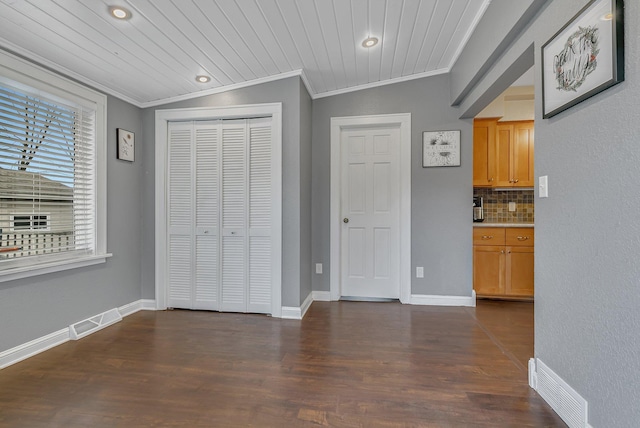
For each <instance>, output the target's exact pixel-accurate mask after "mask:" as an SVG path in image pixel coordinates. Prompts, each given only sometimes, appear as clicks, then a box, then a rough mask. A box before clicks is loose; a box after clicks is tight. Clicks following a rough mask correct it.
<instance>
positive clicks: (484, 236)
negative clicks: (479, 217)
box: [482, 235, 493, 241]
mask: <svg viewBox="0 0 640 428" xmlns="http://www.w3.org/2000/svg"><path fill="white" fill-rule="evenodd" d="M482 239H484V240H485V241H486V240H487V239H493V236H492V235H482Z"/></svg>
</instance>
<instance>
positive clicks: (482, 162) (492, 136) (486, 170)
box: [473, 118, 497, 187]
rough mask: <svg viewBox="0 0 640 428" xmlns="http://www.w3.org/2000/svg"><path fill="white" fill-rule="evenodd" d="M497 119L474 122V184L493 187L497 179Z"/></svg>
mask: <svg viewBox="0 0 640 428" xmlns="http://www.w3.org/2000/svg"><path fill="white" fill-rule="evenodd" d="M496 123H497V119H495V118H492V119H476V120H475V121H474V122H473V186H474V187H491V186H492V185H493V182H494V181H495V169H496V166H495V160H496V144H495V141H496Z"/></svg>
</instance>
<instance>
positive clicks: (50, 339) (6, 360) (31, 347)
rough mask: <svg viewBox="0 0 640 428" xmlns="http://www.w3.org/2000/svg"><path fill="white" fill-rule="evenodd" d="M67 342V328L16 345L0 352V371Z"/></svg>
mask: <svg viewBox="0 0 640 428" xmlns="http://www.w3.org/2000/svg"><path fill="white" fill-rule="evenodd" d="M68 341H69V328H68V327H67V328H63V329H62V330H58V331H56V332H54V333H51V334H48V335H46V336H42V337H39V338H38V339H34V340H32V341H30V342H27V343H24V344H22V345H18V346H16V347H15V348H11V349H7V350H6V351H3V352H0V369H3V368H5V367H8V366H10V365H12V364H15V363H18V362H20V361H22V360H26V359H27V358H29V357H33V356H34V355H36V354H39V353H41V352H44V351H46V350H47V349H51V348H53V347H55V346H58V345H62V344H63V343H65V342H68Z"/></svg>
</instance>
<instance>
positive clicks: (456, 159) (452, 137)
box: [422, 130, 460, 168]
mask: <svg viewBox="0 0 640 428" xmlns="http://www.w3.org/2000/svg"><path fill="white" fill-rule="evenodd" d="M437 166H460V130H453V131H424V132H423V133H422V167H423V168H430V167H437Z"/></svg>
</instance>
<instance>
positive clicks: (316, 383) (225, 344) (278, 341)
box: [0, 301, 565, 428]
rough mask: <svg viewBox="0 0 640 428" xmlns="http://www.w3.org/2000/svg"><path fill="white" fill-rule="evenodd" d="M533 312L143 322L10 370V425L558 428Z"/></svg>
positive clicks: (6, 418)
mask: <svg viewBox="0 0 640 428" xmlns="http://www.w3.org/2000/svg"><path fill="white" fill-rule="evenodd" d="M532 308H533V307H532V304H529V303H513V302H509V303H500V302H488V301H479V303H478V307H477V308H475V309H474V308H446V307H428V306H404V305H400V304H397V303H364V302H332V303H326V302H315V303H313V305H312V306H311V308H310V309H309V312H308V313H307V316H306V317H305V319H304V320H303V321H301V322H300V321H293V320H280V319H273V318H268V317H265V316H259V315H241V314H221V313H211V312H195V311H194V312H191V311H178V310H176V311H166V312H138V313H136V314H133V315H131V316H129V317H127V318H125V319H124V320H123V321H122V322H120V323H118V324H115V325H113V326H111V327H109V328H107V329H104V330H102V331H100V332H97V333H95V334H93V335H90V336H88V337H86V338H84V339H81V340H79V341H76V342H68V343H65V344H63V345H61V346H58V347H56V348H54V349H51V350H49V351H47V352H44V353H42V354H40V355H37V356H35V357H33V358H30V359H28V360H26V361H23V362H21V363H18V364H15V365H13V366H10V367H8V368H6V369H4V370H2V371H0V426H2V427H29V428H36V427H154V426H171V427H314V426H335V427H476V426H477V427H527V426H530V427H545V426H549V427H555V426H565V425H564V424H563V422H562V421H561V419H560V418H559V417H558V416H557V415H556V414H555V413H554V412H553V411H552V410H551V409H550V408H549V406H548V405H547V404H546V403H545V402H544V401H543V400H542V399H541V398H540V397H539V396H538V395H537V394H536V393H535V392H534V391H533V390H531V389H530V388H529V386H528V385H527V371H526V361H527V360H528V358H529V357H531V356H532V355H533V339H532V335H533V334H532V326H533V312H532Z"/></svg>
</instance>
